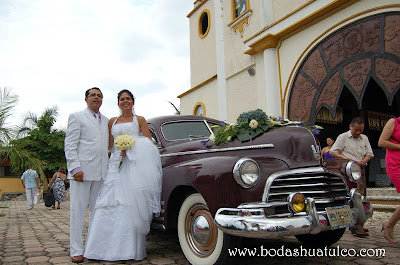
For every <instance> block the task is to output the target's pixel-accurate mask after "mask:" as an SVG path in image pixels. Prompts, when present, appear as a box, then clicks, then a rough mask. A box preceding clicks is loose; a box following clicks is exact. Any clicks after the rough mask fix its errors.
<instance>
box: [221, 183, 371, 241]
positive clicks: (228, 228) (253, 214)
mask: <svg viewBox="0 0 400 265" xmlns="http://www.w3.org/2000/svg"><path fill="white" fill-rule="evenodd" d="M355 190H356V189H353V190H352V191H351V198H350V200H349V201H350V202H352V203H350V210H351V212H352V216H353V221H352V223H350V224H348V226H351V225H354V224H356V223H357V224H359V223H361V222H365V220H367V218H369V217H370V216H367V215H366V212H365V210H364V206H363V202H362V197H361V194H359V193H357V192H356V191H355ZM366 203H367V202H365V203H364V205H366ZM285 204H286V205H287V203H285ZM306 204H307V206H308V207H306V209H308V212H301V213H299V214H290V213H287V214H276V215H275V214H271V215H268V214H266V213H268V212H271V211H268V210H269V209H270V208H275V207H277V206H278V205H279V206H280V205H282V203H281V202H278V203H276V204H274V203H271V202H269V203H262V202H255V203H246V204H242V205H240V206H239V207H238V208H221V209H218V211H217V213H216V214H215V223H216V225H217V226H218V228H219V229H221V230H222V231H223V232H224V233H227V234H230V235H235V236H239V237H249V238H263V239H277V238H280V237H282V236H289V235H304V234H318V233H320V232H323V231H329V230H331V229H332V228H331V226H330V224H329V220H328V218H327V216H326V212H325V211H320V212H318V211H317V208H316V200H314V199H313V198H306ZM345 204H346V205H347V202H346V203H345ZM368 210H369V211H370V212H371V215H372V212H373V209H372V208H371V207H369V209H368Z"/></svg>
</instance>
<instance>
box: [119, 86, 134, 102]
mask: <svg viewBox="0 0 400 265" xmlns="http://www.w3.org/2000/svg"><path fill="white" fill-rule="evenodd" d="M122 93H126V94H128V95H129V96H130V97H131V98H132V100H133V103H135V97H134V96H133V94H132V92H131V91H129V90H128V89H122V90H121V91H119V92H118V97H117V99H118V102H119V98H120V97H121V95H122Z"/></svg>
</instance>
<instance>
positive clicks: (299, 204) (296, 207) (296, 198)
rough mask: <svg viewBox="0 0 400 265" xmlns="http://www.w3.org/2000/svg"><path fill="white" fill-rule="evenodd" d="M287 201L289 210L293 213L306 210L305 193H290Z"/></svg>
mask: <svg viewBox="0 0 400 265" xmlns="http://www.w3.org/2000/svg"><path fill="white" fill-rule="evenodd" d="M287 202H288V206H289V210H290V211H291V212H293V213H299V212H301V211H303V210H304V207H305V206H306V200H305V198H304V195H303V194H301V193H299V192H297V193H290V194H289V195H288V197H287Z"/></svg>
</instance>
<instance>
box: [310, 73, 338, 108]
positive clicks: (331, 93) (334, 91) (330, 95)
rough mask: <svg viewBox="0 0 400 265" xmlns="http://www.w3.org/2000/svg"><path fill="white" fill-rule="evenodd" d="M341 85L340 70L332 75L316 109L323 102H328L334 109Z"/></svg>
mask: <svg viewBox="0 0 400 265" xmlns="http://www.w3.org/2000/svg"><path fill="white" fill-rule="evenodd" d="M340 85H341V82H340V74H339V71H337V72H336V73H335V74H334V75H332V76H331V78H330V79H329V81H328V82H327V83H326V85H325V87H324V88H323V89H322V92H321V95H320V96H319V99H318V103H317V107H316V109H319V107H320V106H321V105H322V104H326V105H328V106H329V107H331V108H332V109H334V107H335V101H336V97H337V95H338V93H339V90H340Z"/></svg>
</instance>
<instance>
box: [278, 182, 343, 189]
mask: <svg viewBox="0 0 400 265" xmlns="http://www.w3.org/2000/svg"><path fill="white" fill-rule="evenodd" d="M339 185H340V186H343V183H331V184H329V186H339ZM319 186H327V184H326V183H313V184H298V185H295V184H293V185H284V186H283V185H282V186H276V187H275V189H286V188H296V187H319Z"/></svg>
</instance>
